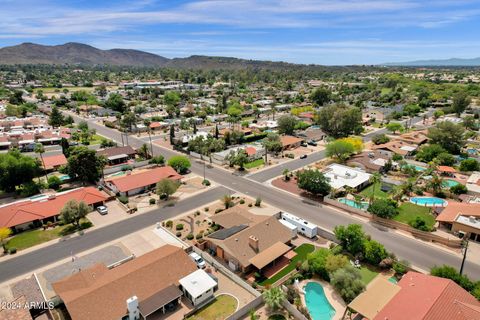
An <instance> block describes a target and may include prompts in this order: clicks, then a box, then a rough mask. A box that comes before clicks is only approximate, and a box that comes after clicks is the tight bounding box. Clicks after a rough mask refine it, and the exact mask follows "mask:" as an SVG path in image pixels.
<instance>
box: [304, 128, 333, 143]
mask: <svg viewBox="0 0 480 320" xmlns="http://www.w3.org/2000/svg"><path fill="white" fill-rule="evenodd" d="M296 136H297V137H299V138H301V139H304V140H307V141H310V140H311V141H323V140H324V139H325V138H326V137H327V134H326V133H325V132H323V131H322V130H321V129H315V128H311V127H310V128H308V129H307V130H304V131H300V132H298V133H297V134H296Z"/></svg>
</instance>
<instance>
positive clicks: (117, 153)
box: [97, 146, 137, 166]
mask: <svg viewBox="0 0 480 320" xmlns="http://www.w3.org/2000/svg"><path fill="white" fill-rule="evenodd" d="M136 154H137V152H136V151H135V149H133V148H132V147H131V146H123V147H113V148H107V149H102V150H98V151H97V155H99V156H104V157H105V158H107V160H108V165H110V166H114V165H117V164H121V163H125V162H127V161H128V160H130V159H135V155H136Z"/></svg>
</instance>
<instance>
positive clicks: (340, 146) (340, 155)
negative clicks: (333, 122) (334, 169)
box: [326, 140, 355, 163]
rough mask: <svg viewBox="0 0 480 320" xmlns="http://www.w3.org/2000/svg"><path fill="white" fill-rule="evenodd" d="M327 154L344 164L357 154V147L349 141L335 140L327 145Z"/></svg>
mask: <svg viewBox="0 0 480 320" xmlns="http://www.w3.org/2000/svg"><path fill="white" fill-rule="evenodd" d="M326 152H327V156H328V157H332V158H335V159H337V160H338V161H340V162H342V163H344V162H345V161H347V160H348V158H350V157H351V156H352V155H353V154H354V153H355V147H354V146H353V144H351V143H349V142H347V141H343V140H335V141H332V142H330V143H329V144H327V148H326Z"/></svg>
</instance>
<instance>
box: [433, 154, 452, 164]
mask: <svg viewBox="0 0 480 320" xmlns="http://www.w3.org/2000/svg"><path fill="white" fill-rule="evenodd" d="M435 160H436V162H437V163H438V164H439V165H442V166H453V165H454V164H455V163H456V162H457V160H456V159H455V157H454V156H453V155H451V154H450V153H448V152H443V153H440V154H439V155H438V156H437V157H436V158H435Z"/></svg>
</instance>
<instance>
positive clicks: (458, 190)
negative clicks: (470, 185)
mask: <svg viewBox="0 0 480 320" xmlns="http://www.w3.org/2000/svg"><path fill="white" fill-rule="evenodd" d="M450 192H451V193H453V194H456V195H459V194H466V193H467V192H468V189H467V187H466V186H465V185H463V184H461V183H460V184H457V185H455V186H452V187H451V188H450Z"/></svg>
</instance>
